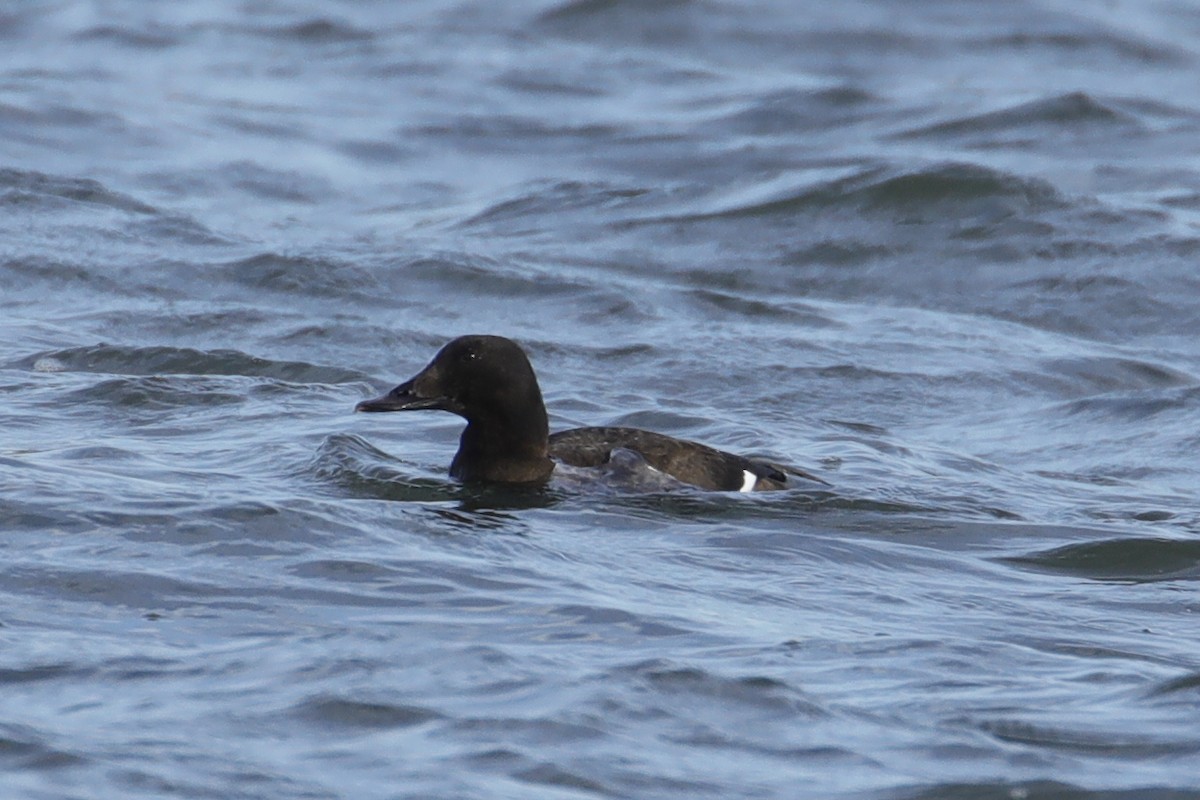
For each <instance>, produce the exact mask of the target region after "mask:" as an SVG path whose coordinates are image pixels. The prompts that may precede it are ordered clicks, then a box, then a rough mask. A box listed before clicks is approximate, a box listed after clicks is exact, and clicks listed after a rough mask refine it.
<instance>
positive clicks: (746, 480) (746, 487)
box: [738, 469, 758, 492]
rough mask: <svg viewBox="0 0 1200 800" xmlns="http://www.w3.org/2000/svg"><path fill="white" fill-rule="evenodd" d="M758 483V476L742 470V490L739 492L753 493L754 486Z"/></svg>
mask: <svg viewBox="0 0 1200 800" xmlns="http://www.w3.org/2000/svg"><path fill="white" fill-rule="evenodd" d="M756 483H758V476H757V475H755V474H754V473H753V472H751V471H750V470H748V469H744V470H742V488H740V489H738V491H739V492H753V491H754V484H756Z"/></svg>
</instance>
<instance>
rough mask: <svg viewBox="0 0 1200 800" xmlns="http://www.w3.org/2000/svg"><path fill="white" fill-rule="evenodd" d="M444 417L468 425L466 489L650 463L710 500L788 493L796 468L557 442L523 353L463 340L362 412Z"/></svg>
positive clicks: (570, 436) (634, 443)
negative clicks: (722, 495)
mask: <svg viewBox="0 0 1200 800" xmlns="http://www.w3.org/2000/svg"><path fill="white" fill-rule="evenodd" d="M422 409H439V410H443V411H450V412H452V413H454V414H458V415H459V416H461V417H463V418H464V419H466V421H467V427H466V428H465V429H464V430H463V433H462V438H461V439H460V440H459V448H458V452H457V453H456V454H455V456H454V461H453V462H451V464H450V475H451V476H452V477H454V478H457V479H458V480H460V481H463V482H464V483H506V484H543V483H546V482H547V481H549V480H550V478H551V476H552V475H553V474H554V470H555V466H556V465H557V464H565V465H569V466H570V467H578V468H598V467H603V466H605V465H612V464H621V465H628V464H629V463H630V462H633V461H642V462H644V464H645V466H646V468H647V469H650V470H653V471H655V472H657V473H662V475H663V476H665V477H666V478H667V479H668V480H671V481H672V482H673V481H678V482H679V483H680V484H685V485H687V486H691V487H695V488H698V489H705V490H709V491H742V492H748V491H763V490H771V489H784V488H788V486H789V485H790V483H791V482H790V481H789V476H792V477H796V478H801V479H804V480H805V481H811V482H815V483H818V484H824V483H825V481H822V480H821V479H820V478H817V477H815V476H813V475H810V474H808V473H806V472H803V471H801V470H798V469H794V468H791V467H782V466H779V465H775V464H769V463H766V462H762V461H755V460H753V459H749V458H745V457H743V456H739V455H735V454H733V453H726V452H724V451H722V450H717V449H715V448H712V447H708V446H707V445H703V444H700V443H698V442H691V441H688V440H686V439H676V438H673V437H671V436H666V435H664V434H661V433H654V432H652V431H645V430H641V429H639V428H621V427H589V428H572V429H570V430H566V431H560V432H559V433H555V434H550V432H549V423H548V420H547V417H546V406H545V404H544V402H543V401H542V392H541V389H540V387H539V386H538V382H537V376H536V375H535V374H534V372H533V367H532V366H531V365H530V363H529V359H528V357H526V355H525V352H524V351H523V350H522V349H521V348H520V346H519V345H517V343H516V342H513V341H512V340H510V339H505V338H504V337H501V336H484V335H474V336H460V337H459V338H457V339H454V340H453V341H451V342H449V343H448V344H447V345H446V346H445V347H443V348H442V349H441V350H440V351H439V352H438V354H437V355H436V356H434V358H433V360H432V361H430V362H429V364H428V365H427V366H426V367H425V368H424V369H423V370H421V371H420V372H419V373H417V374H416V375H415V376H413V377H412V378H411V379H410V380H407V381H405V382H404V383H402V384H400V385H399V386H397V387H396V388H394V389H392V390H391V391H390V392H388V393H387V394H385V395H383V396H381V397H377V398H375V399H373V400H364V401H362V402H360V403H359V404H358V405H357V406H355V410H356V411H367V412H377V411H416V410H422Z"/></svg>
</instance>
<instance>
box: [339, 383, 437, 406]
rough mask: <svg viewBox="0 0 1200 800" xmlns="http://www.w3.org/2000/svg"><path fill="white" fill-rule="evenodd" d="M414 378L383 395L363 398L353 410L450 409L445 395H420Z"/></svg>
mask: <svg viewBox="0 0 1200 800" xmlns="http://www.w3.org/2000/svg"><path fill="white" fill-rule="evenodd" d="M415 382H416V379H415V378H414V379H413V380H411V381H406V382H404V383H402V384H400V385H399V386H397V387H396V388H395V389H392V390H391V391H390V392H388V393H387V394H385V395H382V396H380V397H376V398H374V399H372V400H363V401H362V402H360V403H359V404H358V405H356V406H355V407H354V410H355V411H421V410H423V409H427V408H436V409H441V410H446V411H448V410H450V400H449V399H448V398H445V397H422V396H421V395H419V394H417V392H416V388H415V386H414V384H415Z"/></svg>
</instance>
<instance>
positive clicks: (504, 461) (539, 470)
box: [450, 397, 554, 483]
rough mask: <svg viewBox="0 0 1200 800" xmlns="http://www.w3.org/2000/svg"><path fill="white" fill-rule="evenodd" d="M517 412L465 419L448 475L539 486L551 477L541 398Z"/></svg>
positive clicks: (471, 480) (465, 478)
mask: <svg viewBox="0 0 1200 800" xmlns="http://www.w3.org/2000/svg"><path fill="white" fill-rule="evenodd" d="M512 411H517V412H519V413H503V411H502V412H501V413H491V414H486V415H480V416H477V417H475V418H473V419H468V420H467V427H466V430H464V431H463V433H462V438H461V439H460V440H459V444H458V454H457V455H455V456H454V462H453V463H452V464H451V465H450V474H451V475H452V476H453V477H455V478H457V479H458V480H460V481H464V482H476V481H486V482H493V483H539V482H544V481H545V480H546V479H548V478H549V477H550V473H551V471H553V469H554V462H553V461H551V460H550V456H549V455H548V454H547V441H548V439H549V435H550V426H549V423H548V421H547V419H546V408H545V406H544V405H542V402H541V397H538V398H537V402H536V404H525V405H523V406H522V407H520V408H519V409H513V410H512Z"/></svg>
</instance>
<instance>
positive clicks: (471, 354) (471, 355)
mask: <svg viewBox="0 0 1200 800" xmlns="http://www.w3.org/2000/svg"><path fill="white" fill-rule="evenodd" d="M459 358H460V359H461V360H463V361H476V360H478V358H479V351H478V350H475V349H474V348H468V349H466V350H464V351H463V353H462V355H461V356H459Z"/></svg>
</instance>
